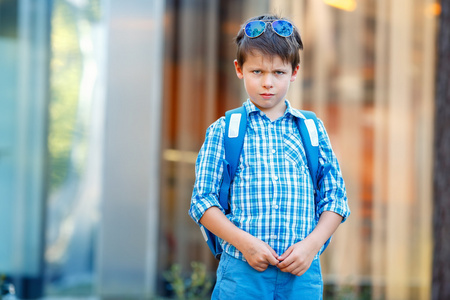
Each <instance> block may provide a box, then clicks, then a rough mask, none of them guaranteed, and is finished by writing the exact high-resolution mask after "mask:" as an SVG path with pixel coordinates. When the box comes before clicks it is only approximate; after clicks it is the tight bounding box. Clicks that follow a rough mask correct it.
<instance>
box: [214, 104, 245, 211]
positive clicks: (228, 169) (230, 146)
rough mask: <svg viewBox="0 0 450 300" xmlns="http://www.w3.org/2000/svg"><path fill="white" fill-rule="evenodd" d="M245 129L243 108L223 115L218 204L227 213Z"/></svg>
mask: <svg viewBox="0 0 450 300" xmlns="http://www.w3.org/2000/svg"><path fill="white" fill-rule="evenodd" d="M246 129H247V111H246V110H245V107H244V106H241V107H238V108H236V109H233V110H230V111H227V112H226V113H225V134H224V148H225V159H224V160H223V180H222V184H221V186H220V192H219V203H220V205H221V206H222V208H223V209H224V210H225V213H229V211H230V208H229V205H228V195H229V191H230V185H231V182H232V181H233V179H234V175H235V174H236V170H237V167H238V164H239V157H240V156H241V151H242V147H243V145H244V137H245V131H246Z"/></svg>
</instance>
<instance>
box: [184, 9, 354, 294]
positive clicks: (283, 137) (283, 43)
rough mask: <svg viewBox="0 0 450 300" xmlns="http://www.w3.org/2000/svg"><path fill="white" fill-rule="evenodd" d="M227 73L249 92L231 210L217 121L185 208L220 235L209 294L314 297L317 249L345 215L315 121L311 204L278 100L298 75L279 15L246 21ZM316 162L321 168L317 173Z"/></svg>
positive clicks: (336, 173)
mask: <svg viewBox="0 0 450 300" xmlns="http://www.w3.org/2000/svg"><path fill="white" fill-rule="evenodd" d="M235 41H236V44H237V59H236V60H235V61H234V66H235V69H236V74H237V77H238V78H239V79H242V80H243V81H244V86H245V89H246V92H247V94H248V96H249V99H248V100H247V102H245V103H244V106H245V108H246V111H247V119H248V121H247V129H246V133H245V139H244V145H243V149H242V151H241V156H240V161H239V165H238V167H237V171H236V175H235V177H234V180H233V181H232V184H231V188H230V206H231V212H230V213H229V214H228V215H226V216H225V215H224V211H223V209H222V208H221V206H220V205H219V202H218V193H219V187H220V182H221V180H222V173H223V167H222V160H223V158H224V148H223V136H224V130H225V129H224V127H225V121H224V118H221V119H219V120H217V121H216V122H214V123H213V124H212V125H211V126H210V127H209V128H208V130H207V133H206V139H205V142H204V144H203V146H202V148H201V150H200V152H199V155H198V158H197V162H196V182H195V186H194V191H193V195H192V200H191V207H190V210H189V214H190V216H191V217H192V218H193V220H194V221H196V222H198V223H201V224H202V225H203V226H205V227H206V228H208V230H210V231H211V232H212V233H214V234H215V235H217V236H218V237H219V238H220V239H221V240H222V241H221V245H222V247H223V249H224V251H223V254H222V256H221V258H220V263H219V267H218V270H217V282H216V285H215V287H214V291H213V295H212V298H213V299H227V300H230V299H278V298H281V299H322V288H323V283H322V275H321V271H320V263H319V255H320V254H321V253H322V251H323V250H324V249H325V247H326V244H327V243H328V241H329V238H330V237H331V235H332V234H333V233H334V231H335V230H336V229H337V227H338V226H339V224H340V223H342V222H344V220H345V219H346V218H347V217H348V215H349V214H350V211H349V208H348V205H347V197H346V192H345V186H344V181H343V179H342V175H341V172H340V169H339V165H338V162H337V160H336V157H335V155H334V153H333V151H332V149H331V145H330V141H329V139H328V136H327V134H326V131H325V128H324V127H323V123H322V122H321V121H320V120H319V122H318V125H319V126H318V128H317V132H318V142H319V172H322V174H321V173H319V178H321V181H320V182H321V183H320V186H319V190H320V192H319V194H320V197H319V199H320V200H319V201H318V203H315V201H314V188H313V183H312V179H311V176H310V174H309V171H308V167H307V165H308V164H307V159H306V155H305V150H304V147H303V144H302V139H301V136H300V133H299V131H298V129H297V127H296V125H295V118H302V117H303V115H302V114H301V112H300V111H298V110H296V109H293V108H292V107H291V105H290V103H289V101H288V100H286V99H285V96H286V94H287V92H288V89H289V84H290V82H293V81H294V80H295V78H296V76H297V74H298V72H299V63H300V55H299V51H300V50H301V49H303V44H302V41H301V38H300V35H299V33H298V31H297V29H296V28H295V27H294V26H293V25H292V23H291V22H289V21H288V20H286V19H282V18H279V17H277V16H273V15H262V16H258V17H255V18H252V19H250V20H248V21H247V22H246V23H245V25H244V26H243V27H242V28H241V29H240V31H239V33H238V35H237V37H236V39H235ZM325 164H326V165H327V166H328V165H331V168H330V169H329V171H327V172H326V173H324V171H323V170H324V169H327V170H328V168H324V166H325Z"/></svg>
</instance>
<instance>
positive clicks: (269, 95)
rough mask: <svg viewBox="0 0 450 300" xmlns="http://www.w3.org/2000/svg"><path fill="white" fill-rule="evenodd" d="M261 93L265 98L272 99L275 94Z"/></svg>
mask: <svg viewBox="0 0 450 300" xmlns="http://www.w3.org/2000/svg"><path fill="white" fill-rule="evenodd" d="M260 95H261V97H262V98H263V99H270V98H272V97H273V96H274V94H270V93H262V94H260Z"/></svg>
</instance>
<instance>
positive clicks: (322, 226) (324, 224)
mask: <svg viewBox="0 0 450 300" xmlns="http://www.w3.org/2000/svg"><path fill="white" fill-rule="evenodd" d="M341 222H342V216H341V215H338V214H337V213H334V212H332V211H324V212H323V213H322V215H321V216H320V218H319V222H318V223H317V226H316V228H315V229H314V230H313V231H312V232H311V233H310V234H309V235H308V236H307V237H306V239H305V240H309V241H310V242H311V243H313V244H314V245H315V247H316V248H317V251H319V250H320V248H321V247H322V246H323V245H324V244H325V242H326V241H327V240H328V239H329V238H330V237H331V236H332V235H333V233H334V232H335V231H336V229H337V228H338V227H339V225H340V224H341Z"/></svg>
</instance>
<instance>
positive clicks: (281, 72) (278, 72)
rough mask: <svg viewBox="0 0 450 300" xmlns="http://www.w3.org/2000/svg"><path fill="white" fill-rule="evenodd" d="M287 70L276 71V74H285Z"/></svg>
mask: <svg viewBox="0 0 450 300" xmlns="http://www.w3.org/2000/svg"><path fill="white" fill-rule="evenodd" d="M284 73H285V72H284V71H275V74H277V75H283V74H284Z"/></svg>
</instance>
